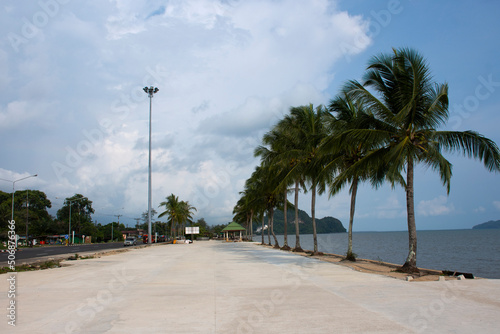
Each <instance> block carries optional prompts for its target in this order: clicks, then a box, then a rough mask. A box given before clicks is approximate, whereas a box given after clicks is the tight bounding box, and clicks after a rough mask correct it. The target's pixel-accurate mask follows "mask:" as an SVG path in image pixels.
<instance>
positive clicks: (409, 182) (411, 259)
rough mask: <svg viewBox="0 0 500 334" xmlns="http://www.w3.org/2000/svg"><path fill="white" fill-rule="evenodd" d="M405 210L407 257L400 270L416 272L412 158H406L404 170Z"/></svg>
mask: <svg viewBox="0 0 500 334" xmlns="http://www.w3.org/2000/svg"><path fill="white" fill-rule="evenodd" d="M406 211H407V215H408V246H409V251H408V257H407V258H406V262H405V264H404V265H403V266H402V267H401V271H403V272H405V273H410V274H412V273H418V272H419V270H418V268H417V227H416V224H415V203H414V194H413V158H412V157H409V158H408V163H407V171H406Z"/></svg>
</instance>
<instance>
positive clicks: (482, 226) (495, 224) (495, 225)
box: [472, 220, 500, 230]
mask: <svg viewBox="0 0 500 334" xmlns="http://www.w3.org/2000/svg"><path fill="white" fill-rule="evenodd" d="M492 228H500V220H497V221H493V220H490V221H489V222H486V223H482V224H478V225H475V226H474V227H472V229H473V230H486V229H492Z"/></svg>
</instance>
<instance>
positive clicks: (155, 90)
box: [143, 86, 159, 244]
mask: <svg viewBox="0 0 500 334" xmlns="http://www.w3.org/2000/svg"><path fill="white" fill-rule="evenodd" d="M143 89H144V91H145V92H146V94H148V97H149V164H148V244H151V243H152V237H151V114H152V104H153V95H154V94H155V93H158V91H159V89H158V88H157V87H153V86H150V87H144V88H143Z"/></svg>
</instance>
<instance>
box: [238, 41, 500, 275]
mask: <svg viewBox="0 0 500 334" xmlns="http://www.w3.org/2000/svg"><path fill="white" fill-rule="evenodd" d="M448 106H449V101H448V84H447V83H436V82H434V81H433V79H432V75H431V73H430V69H429V65H428V64H427V62H426V60H425V59H424V57H423V56H422V55H421V54H420V53H418V52H417V51H415V50H413V49H409V48H400V49H393V52H392V53H387V54H380V55H377V56H374V57H372V58H371V59H370V61H369V63H368V66H367V68H366V72H365V73H364V76H363V80H362V82H358V81H356V80H350V81H348V82H346V83H345V84H344V85H343V87H342V88H341V90H340V92H339V93H338V94H337V96H336V97H334V98H333V99H332V100H331V101H330V103H329V105H327V106H324V105H319V106H317V107H314V106H313V105H312V104H309V105H304V106H299V107H291V108H290V110H289V113H288V114H287V115H285V116H284V117H283V118H282V119H281V120H280V121H278V123H277V124H276V125H275V126H274V127H272V128H271V130H270V131H268V132H267V133H266V134H265V135H264V136H263V138H262V145H260V146H258V147H257V148H256V149H255V151H254V155H255V156H256V157H260V158H261V161H260V164H259V165H258V166H257V167H256V168H255V170H254V172H253V173H252V175H251V176H250V178H248V179H247V180H246V182H245V186H244V190H243V191H242V192H241V193H240V195H241V197H240V199H239V200H238V202H237V204H236V206H235V207H234V211H233V213H234V215H235V218H234V219H235V220H236V221H239V222H246V223H247V224H248V225H249V229H250V230H251V231H253V227H252V224H253V219H258V220H261V221H262V225H264V217H265V215H266V214H267V217H268V220H269V221H268V225H269V229H270V234H271V235H272V236H273V239H274V246H275V247H277V248H279V247H280V246H279V244H278V240H277V239H276V235H275V233H274V231H273V212H274V210H275V209H276V208H279V209H280V210H283V211H284V212H287V207H288V206H290V205H292V204H291V203H290V202H289V201H288V199H287V198H288V194H289V193H290V192H291V193H293V194H294V201H293V205H292V206H293V208H294V209H295V247H294V248H293V250H294V251H302V249H301V246H300V233H299V224H298V211H297V210H298V199H299V190H303V191H304V192H306V191H309V192H311V218H312V225H313V240H314V250H313V253H315V254H317V253H318V243H317V231H316V222H315V201H316V195H317V194H323V193H327V194H328V195H329V196H330V197H333V196H335V195H336V194H338V193H339V191H340V190H341V189H343V188H344V187H348V189H349V193H350V196H351V203H350V214H349V228H348V249H347V252H346V259H348V260H355V254H354V252H353V245H352V230H353V224H354V213H355V205H356V195H357V191H358V186H359V184H360V183H361V182H370V184H371V185H372V186H373V187H374V188H377V187H379V186H381V185H382V184H384V183H386V182H388V183H389V184H391V186H392V187H393V188H394V187H397V186H401V187H402V188H403V189H404V190H405V193H406V207H407V226H408V245H409V249H408V256H407V258H406V261H405V263H404V264H403V265H402V267H401V268H400V269H401V270H402V271H404V272H408V273H415V272H418V268H417V234H416V221H415V206H414V169H415V166H416V165H419V164H420V165H423V166H426V167H428V168H430V169H432V170H434V171H436V172H437V173H438V174H439V176H440V178H441V181H442V183H443V185H444V186H445V187H446V189H447V191H448V193H449V191H450V180H451V176H452V164H451V163H450V162H449V161H448V160H447V159H446V158H445V157H444V156H443V153H444V152H446V153H454V152H458V153H462V154H464V155H465V156H468V157H470V158H475V159H478V160H480V161H482V162H483V164H484V165H485V167H486V168H487V169H488V170H489V171H495V172H497V171H499V170H500V152H499V149H498V146H497V145H496V144H495V143H494V142H493V141H492V140H490V139H488V138H486V137H484V136H483V135H481V134H479V133H477V132H475V131H470V130H469V131H447V130H445V131H440V130H438V128H439V127H443V126H445V125H446V122H447V120H448V117H449V109H448ZM286 216H287V215H285V219H286ZM284 226H285V230H284V245H283V247H282V248H284V249H290V247H289V246H288V241H287V229H286V226H287V222H286V220H285V225H284ZM262 243H264V236H262ZM270 243H271V241H270V239H269V244H270Z"/></svg>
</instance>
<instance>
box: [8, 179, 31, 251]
mask: <svg viewBox="0 0 500 334" xmlns="http://www.w3.org/2000/svg"><path fill="white" fill-rule="evenodd" d="M37 176H38V174H34V175H30V176H26V177H23V178H20V179H17V180H6V179H0V180H2V181H7V182H12V213H11V221H14V193H15V185H16V182H19V181H22V180H26V179H29V178H30V177H37ZM26 242H28V240H26ZM16 248H17V237H16Z"/></svg>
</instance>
